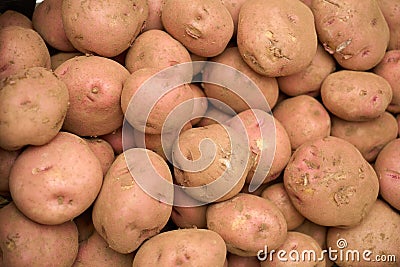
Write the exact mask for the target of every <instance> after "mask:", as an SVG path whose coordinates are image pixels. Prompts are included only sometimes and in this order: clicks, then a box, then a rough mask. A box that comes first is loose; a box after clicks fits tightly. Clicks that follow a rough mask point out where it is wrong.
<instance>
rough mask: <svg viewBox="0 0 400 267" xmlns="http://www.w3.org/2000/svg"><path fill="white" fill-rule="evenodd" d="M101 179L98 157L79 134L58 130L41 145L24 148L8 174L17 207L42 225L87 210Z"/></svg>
mask: <svg viewBox="0 0 400 267" xmlns="http://www.w3.org/2000/svg"><path fill="white" fill-rule="evenodd" d="M102 181H103V173H102V170H101V165H100V162H99V160H98V159H97V158H96V156H95V155H94V154H93V152H92V151H91V150H90V148H89V146H88V145H87V143H86V142H85V141H84V140H83V139H82V138H80V137H78V136H76V135H74V134H71V133H66V132H60V133H59V134H58V135H57V136H56V137H55V138H54V139H52V140H51V142H49V143H47V144H46V145H43V146H36V147H34V146H30V147H28V148H26V149H25V150H24V151H23V152H22V153H21V154H20V155H19V157H18V158H17V160H16V161H15V163H14V165H13V168H12V169H11V173H10V181H9V183H10V192H11V196H12V198H13V200H14V202H15V205H16V206H17V207H18V209H20V210H21V212H23V213H24V214H25V216H27V217H28V218H30V219H31V220H33V221H35V222H38V223H41V224H49V225H54V224H60V223H64V222H66V221H69V220H71V219H73V218H75V217H76V216H78V215H79V214H81V213H82V212H83V211H84V210H86V209H87V208H88V207H89V206H90V205H91V204H92V203H93V202H94V200H95V199H96V197H97V194H98V193H99V191H100V188H101V184H102Z"/></svg>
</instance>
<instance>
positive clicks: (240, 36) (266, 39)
mask: <svg viewBox="0 0 400 267" xmlns="http://www.w3.org/2000/svg"><path fill="white" fill-rule="evenodd" d="M237 45H238V48H239V51H240V55H241V56H242V57H243V59H244V61H246V63H247V64H248V65H249V66H250V67H251V68H252V69H253V70H254V71H256V72H258V73H260V74H261V75H266V76H270V77H278V76H287V75H291V74H294V73H296V72H299V71H301V70H303V69H305V68H306V67H307V66H308V65H309V64H310V63H311V61H312V59H313V58H314V56H315V53H316V51H317V33H316V30H315V26H314V17H313V14H312V12H311V10H310V9H309V8H308V7H307V6H306V5H304V4H303V3H302V2H300V1H291V0H284V1H282V0H269V1H264V0H248V1H246V2H245V3H244V4H243V5H242V7H241V9H240V13H239V22H238V33H237Z"/></svg>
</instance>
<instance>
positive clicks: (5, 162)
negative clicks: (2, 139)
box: [0, 148, 20, 194]
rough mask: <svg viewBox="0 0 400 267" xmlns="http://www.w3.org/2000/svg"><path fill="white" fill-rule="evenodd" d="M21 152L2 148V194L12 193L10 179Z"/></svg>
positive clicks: (0, 178) (0, 192)
mask: <svg viewBox="0 0 400 267" xmlns="http://www.w3.org/2000/svg"><path fill="white" fill-rule="evenodd" d="M19 153H20V151H7V150H4V149H2V148H0V194H2V193H7V192H9V191H10V188H9V186H8V178H9V177H10V172H11V168H12V166H13V165H14V162H15V160H16V159H17V157H18V155H19Z"/></svg>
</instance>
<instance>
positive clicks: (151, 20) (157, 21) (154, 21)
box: [142, 0, 164, 32]
mask: <svg viewBox="0 0 400 267" xmlns="http://www.w3.org/2000/svg"><path fill="white" fill-rule="evenodd" d="M162 4H163V0H147V5H148V8H149V14H148V16H147V19H146V21H145V23H144V27H143V29H142V32H145V31H149V30H163V29H164V26H163V25H162V21H161V9H162Z"/></svg>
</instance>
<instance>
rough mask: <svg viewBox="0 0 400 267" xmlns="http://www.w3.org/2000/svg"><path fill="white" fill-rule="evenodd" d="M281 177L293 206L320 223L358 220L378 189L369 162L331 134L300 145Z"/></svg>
mask: <svg viewBox="0 0 400 267" xmlns="http://www.w3.org/2000/svg"><path fill="white" fill-rule="evenodd" d="M283 179H284V185H285V189H286V192H287V193H288V195H289V197H290V200H291V201H292V203H293V205H294V207H295V208H296V210H297V211H298V212H300V213H301V214H302V215H303V216H304V217H305V218H306V219H308V220H310V221H312V222H314V223H316V224H320V225H323V226H336V227H352V226H354V225H357V224H359V223H360V222H361V221H362V220H363V219H364V218H365V216H367V214H368V212H369V211H370V210H371V208H372V205H373V203H374V202H375V200H376V198H377V196H378V191H379V182H378V178H377V176H376V173H375V171H374V169H373V168H372V166H371V165H370V164H369V163H368V162H367V161H366V160H365V159H364V158H363V156H362V155H361V153H360V152H359V151H358V150H357V149H356V148H355V147H354V146H353V145H352V144H350V143H349V142H347V141H345V140H343V139H340V138H337V137H333V136H329V137H325V138H320V139H315V140H313V141H310V142H307V143H305V144H303V145H302V146H300V147H299V148H298V149H297V150H296V151H295V152H294V153H293V154H292V157H291V159H290V161H289V163H288V165H287V166H286V169H285V173H284V177H283Z"/></svg>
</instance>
